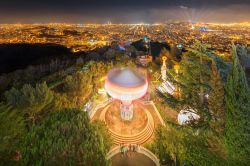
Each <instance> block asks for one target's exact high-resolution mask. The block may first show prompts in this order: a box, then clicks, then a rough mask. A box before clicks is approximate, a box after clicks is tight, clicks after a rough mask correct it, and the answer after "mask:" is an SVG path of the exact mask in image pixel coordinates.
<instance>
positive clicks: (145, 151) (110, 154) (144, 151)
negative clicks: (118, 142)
mask: <svg viewBox="0 0 250 166" xmlns="http://www.w3.org/2000/svg"><path fill="white" fill-rule="evenodd" d="M120 152H121V151H120V146H116V147H114V148H113V149H111V150H110V151H109V152H108V154H107V156H106V157H107V159H108V160H109V159H111V158H112V157H113V156H115V155H116V154H118V153H120ZM136 152H137V153H141V154H144V155H145V156H147V157H148V158H150V159H151V160H152V161H153V162H154V163H155V165H156V166H160V160H159V159H158V158H157V157H156V156H155V155H154V154H153V153H152V152H151V151H150V150H148V149H146V148H144V147H142V146H139V147H138V149H137V151H136Z"/></svg>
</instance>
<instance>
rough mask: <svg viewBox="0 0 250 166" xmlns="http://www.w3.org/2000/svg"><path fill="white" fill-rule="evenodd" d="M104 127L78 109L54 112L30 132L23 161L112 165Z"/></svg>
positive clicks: (23, 150) (49, 163)
mask: <svg viewBox="0 0 250 166" xmlns="http://www.w3.org/2000/svg"><path fill="white" fill-rule="evenodd" d="M103 128H104V126H103V125H101V126H100V124H98V123H95V124H91V123H90V120H89V117H88V114H87V113H86V112H82V111H80V110H77V109H71V110H63V111H61V112H54V113H52V114H51V115H50V116H49V117H47V118H46V119H45V120H44V121H42V122H41V124H39V125H36V126H33V127H32V129H31V130H30V132H29V133H28V134H27V135H26V137H25V139H24V143H23V144H22V149H21V152H22V160H21V165H48V166H49V165H89V166H91V165H103V166H105V165H109V162H108V161H107V160H106V153H107V152H108V151H109V149H110V144H109V142H110V139H109V138H110V137H109V135H107V134H108V132H103V131H105V130H106V129H103ZM103 134H105V135H103ZM106 143H108V144H106Z"/></svg>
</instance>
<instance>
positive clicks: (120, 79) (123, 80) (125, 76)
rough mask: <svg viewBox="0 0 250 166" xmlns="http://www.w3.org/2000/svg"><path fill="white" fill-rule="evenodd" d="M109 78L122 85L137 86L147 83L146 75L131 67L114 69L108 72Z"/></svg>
mask: <svg viewBox="0 0 250 166" xmlns="http://www.w3.org/2000/svg"><path fill="white" fill-rule="evenodd" d="M108 79H109V81H110V82H112V83H113V84H116V85H117V86H121V87H136V86H140V85H143V84H145V82H146V80H145V78H144V75H142V74H141V73H138V72H136V71H135V70H133V69H131V68H122V69H114V70H111V71H110V72H109V73H108Z"/></svg>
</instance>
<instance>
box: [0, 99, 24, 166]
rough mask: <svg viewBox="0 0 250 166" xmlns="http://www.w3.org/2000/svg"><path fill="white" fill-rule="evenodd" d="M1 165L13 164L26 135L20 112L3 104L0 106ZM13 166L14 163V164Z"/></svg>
mask: <svg viewBox="0 0 250 166" xmlns="http://www.w3.org/2000/svg"><path fill="white" fill-rule="evenodd" d="M0 131H1V132H0V142H1V143H0V164H1V163H2V164H4V165H8V164H11V163H10V160H13V155H14V153H15V152H16V151H18V146H19V144H20V142H21V140H22V137H23V136H24V134H25V133H26V128H25V122H24V119H23V117H22V116H20V115H19V113H18V111H17V110H15V109H13V108H12V107H10V106H6V105H4V104H2V103H1V105H0ZM12 164H13V163H12Z"/></svg>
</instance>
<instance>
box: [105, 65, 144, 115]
mask: <svg viewBox="0 0 250 166" xmlns="http://www.w3.org/2000/svg"><path fill="white" fill-rule="evenodd" d="M147 89H148V81H147V79H146V77H145V76H144V75H143V74H142V73H139V72H138V71H135V70H134V69H131V68H116V69H113V70H111V71H110V72H109V73H108V76H107V79H106V81H105V90H106V91H107V93H108V94H109V95H110V96H112V97H113V98H115V99H118V100H120V101H121V105H120V111H121V118H122V119H123V120H131V119H132V118H133V104H132V101H133V100H136V99H139V98H141V97H143V96H144V95H145V94H146V92H147Z"/></svg>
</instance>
